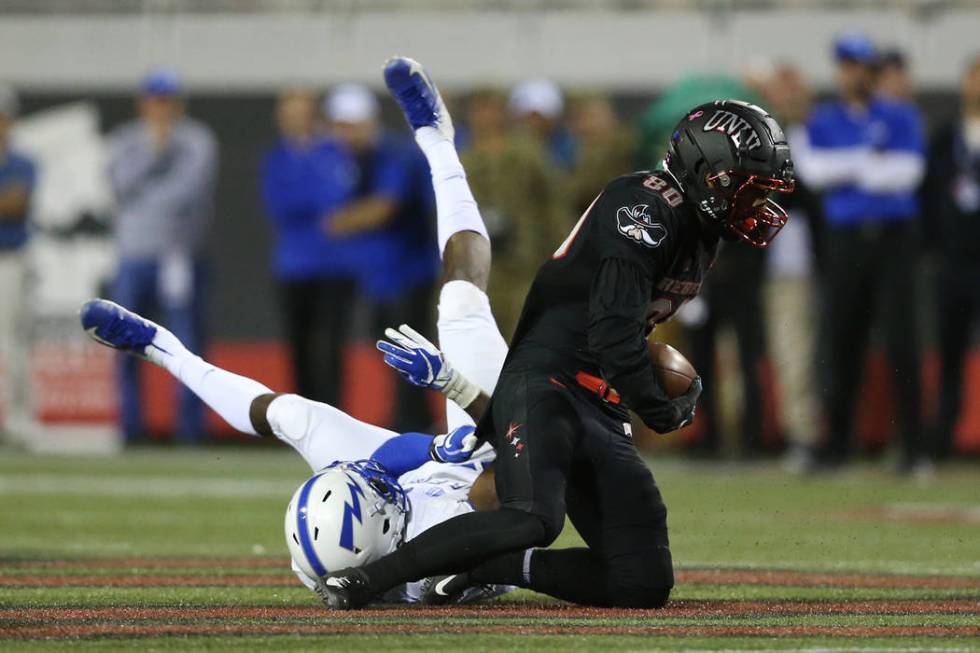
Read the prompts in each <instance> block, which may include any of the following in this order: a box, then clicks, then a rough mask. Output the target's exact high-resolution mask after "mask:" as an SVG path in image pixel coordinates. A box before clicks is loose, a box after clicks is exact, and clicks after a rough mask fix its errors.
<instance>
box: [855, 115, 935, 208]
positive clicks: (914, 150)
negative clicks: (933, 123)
mask: <svg viewBox="0 0 980 653" xmlns="http://www.w3.org/2000/svg"><path fill="white" fill-rule="evenodd" d="M923 141H924V138H923V135H922V121H921V120H920V118H919V114H918V112H916V111H915V110H914V109H913V108H912V107H903V108H902V110H901V111H899V112H896V114H895V116H894V118H893V119H892V121H891V124H890V129H889V139H888V142H887V143H886V144H885V147H883V148H881V149H880V150H875V151H874V152H873V153H872V154H871V156H870V157H869V161H868V164H867V165H865V166H864V167H863V168H862V169H861V174H860V176H859V177H858V184H859V185H860V187H861V188H862V189H864V190H866V191H869V192H872V193H911V192H914V191H915V190H916V189H917V188H918V187H919V184H920V183H921V182H922V177H923V176H924V175H925V167H926V162H925V156H924V149H925V146H924V143H923Z"/></svg>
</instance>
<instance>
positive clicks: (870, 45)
mask: <svg viewBox="0 0 980 653" xmlns="http://www.w3.org/2000/svg"><path fill="white" fill-rule="evenodd" d="M834 58H835V59H836V60H837V61H838V62H842V61H853V62H855V63H861V64H864V65H866V66H872V65H874V64H875V62H876V61H877V60H878V48H876V47H875V44H874V42H873V41H872V40H871V39H870V38H868V35H867V34H865V33H864V32H847V33H845V34H841V35H840V36H838V37H837V40H836V41H834Z"/></svg>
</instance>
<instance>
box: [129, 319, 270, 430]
mask: <svg viewBox="0 0 980 653" xmlns="http://www.w3.org/2000/svg"><path fill="white" fill-rule="evenodd" d="M146 354H147V357H148V358H149V359H150V361H151V362H154V363H156V364H157V365H160V366H161V367H164V368H166V369H167V371H168V372H170V373H171V374H173V375H174V376H175V377H177V380H179V381H180V382H181V383H183V384H184V385H185V386H187V387H188V388H190V389H191V392H193V393H194V394H196V395H197V396H198V397H200V398H201V401H203V402H204V403H205V404H207V405H208V406H209V407H210V408H211V409H212V410H213V411H214V412H216V413H218V414H219V415H221V418H222V419H224V420H225V421H226V422H228V424H230V425H231V426H232V428H234V429H235V430H236V431H241V432H242V433H248V434H249V435H258V433H256V432H255V429H254V428H252V420H251V418H250V417H249V410H250V409H251V407H252V401H253V400H254V399H255V398H256V397H258V396H260V395H264V394H269V393H271V392H272V390H270V389H269V388H267V387H265V386H264V385H262V384H261V383H259V382H258V381H254V380H252V379H249V378H246V377H244V376H239V375H238V374H234V373H232V372H229V371H227V370H223V369H221V368H220V367H215V366H214V365H212V364H211V363H208V362H207V361H205V360H204V359H202V358H201V357H200V356H195V355H194V354H193V353H191V352H190V351H189V350H188V349H187V347H185V346H184V344H183V343H182V342H181V341H180V340H178V339H177V336H175V335H174V334H172V333H170V332H169V331H167V330H166V329H164V328H163V327H158V329H157V335H156V337H154V338H153V345H151V346H150V347H147V349H146Z"/></svg>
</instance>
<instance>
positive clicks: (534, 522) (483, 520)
mask: <svg viewBox="0 0 980 653" xmlns="http://www.w3.org/2000/svg"><path fill="white" fill-rule="evenodd" d="M544 538H545V529H544V524H543V522H542V521H541V520H540V519H539V518H538V517H535V516H534V515H532V514H530V513H527V512H524V511H521V510H506V509H504V510H497V511H494V512H471V513H468V514H465V515H460V516H458V517H453V518H452V519H450V520H448V521H445V522H443V523H441V524H437V525H436V526H433V527H432V528H430V529H429V530H427V531H425V532H424V533H422V534H421V535H419V536H418V537H416V538H415V539H413V540H410V541H408V542H406V543H405V544H404V545H402V546H401V547H400V548H399V549H398V550H397V551H395V552H394V553H392V554H390V555H387V556H385V557H383V558H381V559H380V560H376V561H374V562H372V563H370V564H368V565H365V566H364V567H362V569H363V570H364V572H365V573H366V574H367V576H368V578H369V579H370V582H371V589H372V590H374V591H376V592H378V593H381V592H385V591H387V590H389V589H391V588H392V587H394V586H395V585H399V584H400V583H405V582H408V581H413V580H419V579H421V578H425V577H427V576H436V575H439V574H456V573H460V572H464V571H469V570H470V569H472V568H473V567H475V566H476V565H478V564H480V563H482V562H483V561H484V560H487V559H488V558H492V557H495V556H498V555H500V554H503V553H508V552H514V551H519V552H521V553H522V554H523V552H524V550H525V549H527V548H528V547H531V546H535V545H539V544H542V543H543V541H544Z"/></svg>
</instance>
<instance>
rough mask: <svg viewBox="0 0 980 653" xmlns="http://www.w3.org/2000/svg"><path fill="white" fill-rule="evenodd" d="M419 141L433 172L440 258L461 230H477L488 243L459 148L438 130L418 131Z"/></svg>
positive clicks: (485, 230) (422, 128) (417, 137)
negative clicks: (447, 245)
mask: <svg viewBox="0 0 980 653" xmlns="http://www.w3.org/2000/svg"><path fill="white" fill-rule="evenodd" d="M415 140H416V142H417V143H418V144H419V147H420V148H422V152H423V153H424V154H425V158H426V159H427V160H428V161H429V168H430V169H431V170H432V188H433V190H434V191H435V194H436V215H437V223H438V228H437V231H438V238H439V255H440V256H442V253H443V251H445V249H446V243H447V242H449V239H450V238H452V236H453V234H456V233H459V232H460V231H475V232H476V233H478V234H480V235H481V236H483V237H484V238H486V239H487V240H490V235H489V234H488V233H487V227H486V225H485V224H483V218H482V217H480V208H479V207H478V206H477V204H476V200H475V199H473V193H472V191H470V185H469V184H468V183H467V182H466V171H465V170H463V164H462V163H460V161H459V155H458V154H457V153H456V146H455V145H453V142H452V141H450V140H449V139H447V138H446V137H445V136H444V135H443V134H442V133H441V132H440V131H439V130H437V129H436V128H434V127H421V128H419V129H416V130H415Z"/></svg>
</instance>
